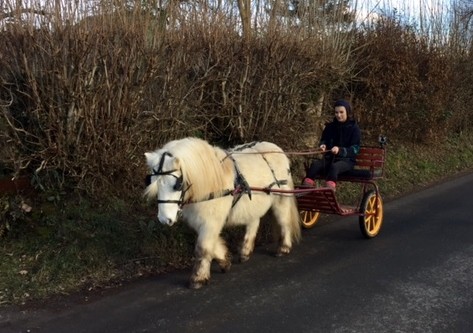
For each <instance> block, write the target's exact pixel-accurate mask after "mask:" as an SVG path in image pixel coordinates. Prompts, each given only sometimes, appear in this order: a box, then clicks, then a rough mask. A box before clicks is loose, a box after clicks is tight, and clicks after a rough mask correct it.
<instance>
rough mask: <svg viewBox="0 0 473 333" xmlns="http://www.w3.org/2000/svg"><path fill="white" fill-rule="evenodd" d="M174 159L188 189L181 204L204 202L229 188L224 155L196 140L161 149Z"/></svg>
mask: <svg viewBox="0 0 473 333" xmlns="http://www.w3.org/2000/svg"><path fill="white" fill-rule="evenodd" d="M163 151H168V152H169V153H171V154H172V155H173V156H174V157H176V158H177V159H178V164H179V168H180V169H181V171H182V175H183V178H184V182H185V183H187V185H190V187H189V189H188V191H187V193H186V197H185V198H184V200H193V201H200V200H205V199H206V198H207V196H208V195H209V194H211V193H213V194H218V193H219V192H221V191H224V190H226V189H231V188H232V187H233V180H234V172H233V163H232V162H231V160H230V159H225V157H226V153H225V152H224V151H223V150H222V149H220V148H218V147H214V146H211V145H210V144H209V143H208V142H206V141H204V140H201V139H198V138H185V139H181V140H177V141H171V142H169V143H168V144H166V145H165V146H164V147H163Z"/></svg>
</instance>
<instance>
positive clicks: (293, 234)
mask: <svg viewBox="0 0 473 333" xmlns="http://www.w3.org/2000/svg"><path fill="white" fill-rule="evenodd" d="M281 199H282V200H280V201H279V202H276V204H274V205H273V207H272V210H273V213H274V216H275V218H276V220H277V223H278V225H279V227H280V231H281V235H280V240H279V248H278V250H277V253H276V255H277V256H282V255H285V254H289V253H290V252H291V250H292V242H293V240H294V241H296V242H297V241H299V240H300V223H299V213H298V211H297V206H296V205H295V202H293V200H291V199H290V198H287V197H283V198H281Z"/></svg>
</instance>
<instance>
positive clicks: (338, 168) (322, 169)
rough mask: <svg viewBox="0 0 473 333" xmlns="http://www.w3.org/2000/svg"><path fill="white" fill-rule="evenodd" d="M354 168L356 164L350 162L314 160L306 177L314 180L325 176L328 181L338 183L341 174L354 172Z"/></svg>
mask: <svg viewBox="0 0 473 333" xmlns="http://www.w3.org/2000/svg"><path fill="white" fill-rule="evenodd" d="M354 166H355V163H354V162H352V161H350V160H332V159H321V160H313V161H312V163H311V165H310V167H309V170H307V175H306V177H307V178H311V179H314V178H315V177H316V176H324V177H325V179H326V180H331V181H337V179H338V175H339V174H341V173H343V172H346V171H350V170H352V169H353V167H354Z"/></svg>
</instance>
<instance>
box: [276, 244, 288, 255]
mask: <svg viewBox="0 0 473 333" xmlns="http://www.w3.org/2000/svg"><path fill="white" fill-rule="evenodd" d="M290 252H291V248H290V247H289V246H281V247H280V248H279V249H278V251H277V252H276V257H282V256H283V255H286V254H289V253H290Z"/></svg>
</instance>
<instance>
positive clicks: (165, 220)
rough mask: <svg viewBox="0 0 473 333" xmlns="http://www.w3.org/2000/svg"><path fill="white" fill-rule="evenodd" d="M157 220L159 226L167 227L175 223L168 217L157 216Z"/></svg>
mask: <svg viewBox="0 0 473 333" xmlns="http://www.w3.org/2000/svg"><path fill="white" fill-rule="evenodd" d="M158 220H159V222H160V223H161V224H165V225H168V226H172V225H173V224H174V223H176V220H173V219H171V218H169V217H164V218H163V217H159V215H158Z"/></svg>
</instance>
